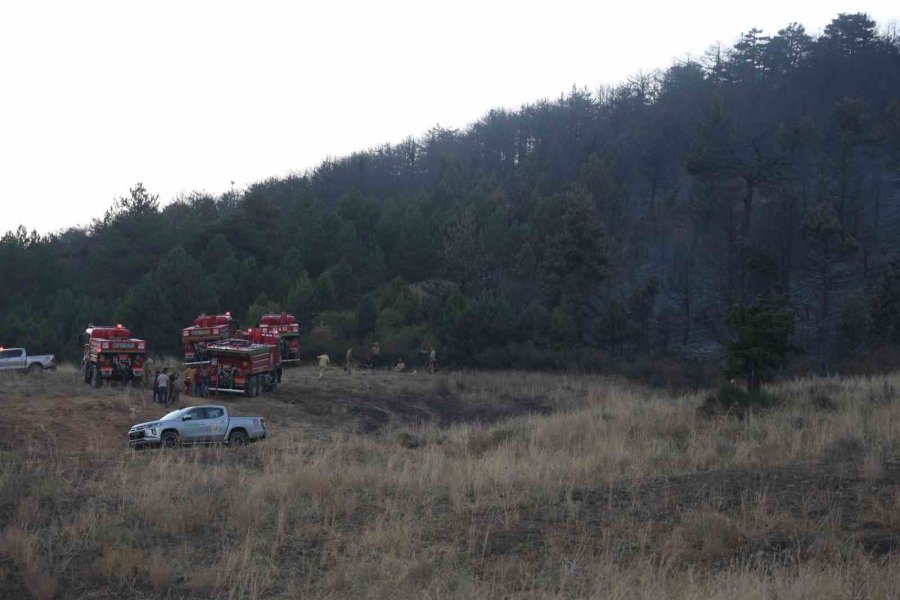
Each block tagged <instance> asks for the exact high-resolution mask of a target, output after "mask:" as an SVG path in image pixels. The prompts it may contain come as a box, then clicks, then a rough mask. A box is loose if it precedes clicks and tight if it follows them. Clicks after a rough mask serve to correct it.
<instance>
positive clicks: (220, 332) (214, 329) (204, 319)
mask: <svg viewBox="0 0 900 600" xmlns="http://www.w3.org/2000/svg"><path fill="white" fill-rule="evenodd" d="M236 333H237V321H235V320H234V319H232V318H231V313H230V312H226V313H225V314H224V315H205V314H203V315H200V316H199V317H197V318H196V319H194V324H193V325H191V326H190V327H185V328H184V329H182V330H181V343H182V344H183V345H184V362H185V364H197V363H205V362H206V361H207V360H208V357H207V354H206V346H207V345H208V344H209V343H210V342H215V341H219V340H227V339H230V338H233V337H235V334H236Z"/></svg>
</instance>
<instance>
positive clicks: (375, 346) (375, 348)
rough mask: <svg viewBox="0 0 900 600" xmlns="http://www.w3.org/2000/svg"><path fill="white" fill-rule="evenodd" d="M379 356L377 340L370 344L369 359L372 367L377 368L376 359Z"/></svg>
mask: <svg viewBox="0 0 900 600" xmlns="http://www.w3.org/2000/svg"><path fill="white" fill-rule="evenodd" d="M380 356H381V346H379V345H378V342H375V343H374V344H372V354H371V355H370V361H371V363H372V368H374V369H377V368H378V359H379V357H380Z"/></svg>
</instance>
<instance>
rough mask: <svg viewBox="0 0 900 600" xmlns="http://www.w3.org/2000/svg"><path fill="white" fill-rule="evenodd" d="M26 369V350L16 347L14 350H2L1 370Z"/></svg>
mask: <svg viewBox="0 0 900 600" xmlns="http://www.w3.org/2000/svg"><path fill="white" fill-rule="evenodd" d="M24 369H25V350H23V349H22V348H15V349H13V350H0V371H14V370H24Z"/></svg>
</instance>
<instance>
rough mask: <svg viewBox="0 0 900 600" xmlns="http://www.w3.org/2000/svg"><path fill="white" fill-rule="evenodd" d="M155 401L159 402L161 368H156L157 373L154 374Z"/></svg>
mask: <svg viewBox="0 0 900 600" xmlns="http://www.w3.org/2000/svg"><path fill="white" fill-rule="evenodd" d="M153 401H154V402H159V369H157V370H156V374H155V375H154V376H153Z"/></svg>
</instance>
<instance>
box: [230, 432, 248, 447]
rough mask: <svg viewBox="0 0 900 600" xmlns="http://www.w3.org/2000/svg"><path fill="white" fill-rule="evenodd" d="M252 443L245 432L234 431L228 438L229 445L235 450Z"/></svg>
mask: <svg viewBox="0 0 900 600" xmlns="http://www.w3.org/2000/svg"><path fill="white" fill-rule="evenodd" d="M249 443H250V438H249V437H247V434H246V433H244V432H243V431H232V432H231V435H229V436H228V445H229V446H231V447H233V448H243V447H244V446H246V445H247V444H249Z"/></svg>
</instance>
